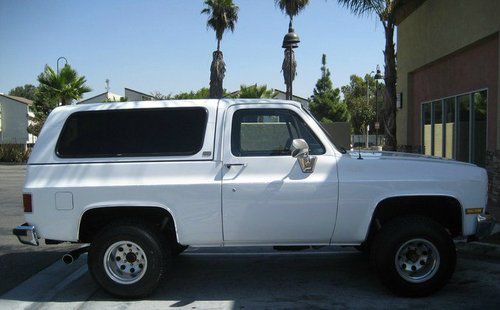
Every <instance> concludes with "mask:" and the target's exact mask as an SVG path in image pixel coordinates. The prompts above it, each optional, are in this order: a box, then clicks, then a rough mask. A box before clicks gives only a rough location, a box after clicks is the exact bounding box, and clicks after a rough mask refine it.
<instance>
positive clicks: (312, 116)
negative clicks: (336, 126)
mask: <svg viewBox="0 0 500 310" xmlns="http://www.w3.org/2000/svg"><path fill="white" fill-rule="evenodd" d="M301 106H302V109H303V110H304V111H305V112H306V113H307V114H308V115H309V116H310V117H311V118H312V119H313V120H314V121H315V122H316V124H318V126H319V128H321V130H322V131H323V132H324V133H325V135H326V136H327V137H328V140H330V142H331V143H332V144H333V146H334V147H335V148H336V149H337V150H339V151H340V152H341V153H343V154H345V153H347V151H346V149H345V148H343V147H342V146H337V145H336V144H335V142H334V141H333V137H332V135H330V133H329V132H328V130H326V129H325V127H323V125H322V124H321V123H320V122H319V121H318V120H317V119H316V118H315V117H314V115H313V114H312V113H311V111H309V107H307V106H306V105H305V104H301Z"/></svg>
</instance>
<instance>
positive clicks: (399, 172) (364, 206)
mask: <svg viewBox="0 0 500 310" xmlns="http://www.w3.org/2000/svg"><path fill="white" fill-rule="evenodd" d="M379 154H380V155H379V156H374V155H373V153H365V152H363V153H362V157H363V158H364V159H363V160H359V159H357V158H358V154H357V152H352V153H351V154H344V155H343V156H342V157H341V159H340V161H339V178H340V180H341V181H340V190H339V196H340V202H339V212H338V219H339V220H338V221H337V226H336V229H335V233H334V235H333V238H332V242H333V243H349V242H361V241H363V240H364V239H365V237H366V233H367V231H368V227H369V224H370V221H371V218H372V214H373V212H374V210H375V208H376V206H377V204H378V203H379V202H381V201H383V200H384V199H386V198H390V197H398V196H422V195H436V196H449V197H453V198H455V199H457V200H458V201H459V202H460V204H461V205H462V208H473V207H474V208H478V207H479V208H484V207H485V205H486V191H487V176H486V170H484V169H482V168H479V167H476V166H474V165H471V164H466V163H461V162H456V161H452V160H442V159H436V158H430V157H424V156H418V155H415V154H403V153H398V154H397V155H396V154H395V153H379ZM462 211H463V210H462ZM475 220H476V216H475V215H470V216H465V215H464V223H463V224H464V226H463V229H464V235H471V234H473V233H474V232H475V225H476V224H475Z"/></svg>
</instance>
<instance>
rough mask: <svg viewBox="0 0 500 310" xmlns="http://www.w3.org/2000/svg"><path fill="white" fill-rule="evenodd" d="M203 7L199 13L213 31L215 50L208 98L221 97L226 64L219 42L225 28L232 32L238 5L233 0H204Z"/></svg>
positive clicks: (236, 17) (236, 18)
mask: <svg viewBox="0 0 500 310" xmlns="http://www.w3.org/2000/svg"><path fill="white" fill-rule="evenodd" d="M204 3H205V8H204V9H203V10H202V11H201V14H207V15H208V20H207V27H208V28H212V29H213V30H214V31H215V37H216V39H217V50H216V51H214V52H213V60H212V65H211V66H210V98H222V95H223V87H222V86H223V85H222V83H223V80H224V75H225V73H226V64H225V63H224V57H223V54H222V52H221V50H220V42H221V41H222V36H223V35H224V32H225V31H226V30H228V29H229V30H231V32H234V28H235V25H236V22H237V21H238V10H239V8H238V6H237V5H235V4H234V3H233V0H205V2H204Z"/></svg>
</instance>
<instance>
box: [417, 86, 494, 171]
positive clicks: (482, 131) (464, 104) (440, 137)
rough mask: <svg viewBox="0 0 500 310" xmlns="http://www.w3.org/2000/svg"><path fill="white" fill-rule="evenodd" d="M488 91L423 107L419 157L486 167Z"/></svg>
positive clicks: (424, 104) (430, 103) (439, 101)
mask: <svg viewBox="0 0 500 310" xmlns="http://www.w3.org/2000/svg"><path fill="white" fill-rule="evenodd" d="M487 97H488V96H487V91H486V90H482V91H477V92H472V93H468V94H463V95H459V96H453V97H449V98H444V99H439V100H435V101H431V102H424V103H422V153H423V154H425V155H432V156H438V157H446V158H450V159H457V160H460V161H465V162H472V163H475V164H478V165H480V166H484V165H485V164H486V134H487V133H486V130H487V124H486V122H487V101H488V100H487Z"/></svg>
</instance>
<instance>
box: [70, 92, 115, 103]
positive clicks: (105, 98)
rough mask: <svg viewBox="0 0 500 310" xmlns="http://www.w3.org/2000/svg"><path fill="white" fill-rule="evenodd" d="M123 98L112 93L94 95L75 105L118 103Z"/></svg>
mask: <svg viewBox="0 0 500 310" xmlns="http://www.w3.org/2000/svg"><path fill="white" fill-rule="evenodd" d="M122 98H123V96H120V95H117V94H113V93H112V92H109V91H107V92H104V93H102V94H99V95H95V96H94V97H90V98H87V99H85V100H82V101H80V102H78V103H77V104H80V103H102V102H111V101H120V100H122Z"/></svg>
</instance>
